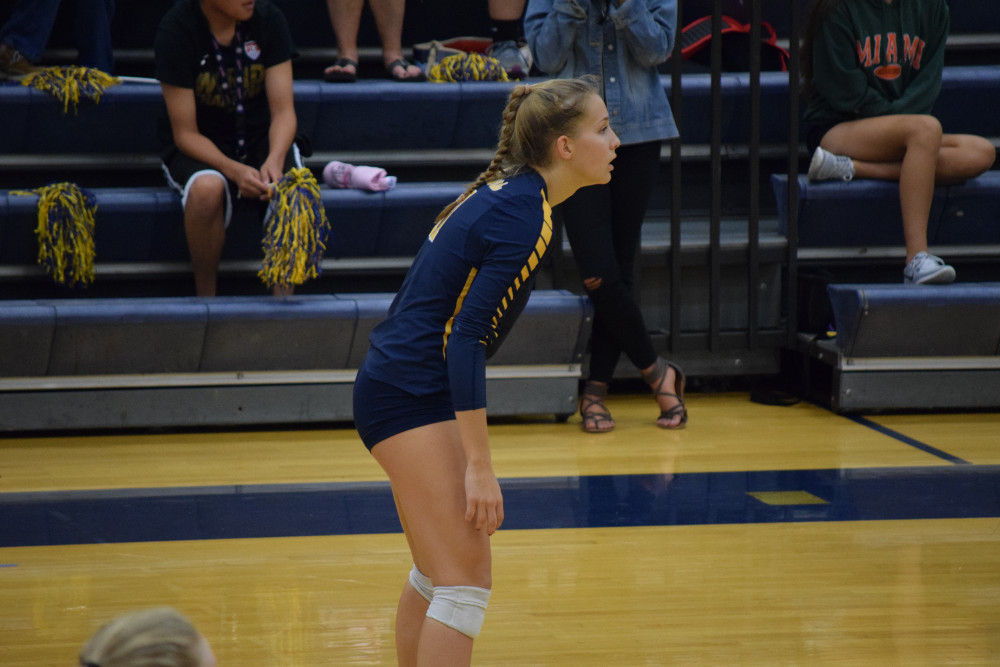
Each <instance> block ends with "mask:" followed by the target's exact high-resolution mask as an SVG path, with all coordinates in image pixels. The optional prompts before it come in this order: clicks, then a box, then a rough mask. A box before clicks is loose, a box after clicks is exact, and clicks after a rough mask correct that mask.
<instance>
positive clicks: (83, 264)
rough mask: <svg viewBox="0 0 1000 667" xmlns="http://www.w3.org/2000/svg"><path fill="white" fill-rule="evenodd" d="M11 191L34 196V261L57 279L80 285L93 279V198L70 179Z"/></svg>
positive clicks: (95, 208)
mask: <svg viewBox="0 0 1000 667" xmlns="http://www.w3.org/2000/svg"><path fill="white" fill-rule="evenodd" d="M11 194H15V195H37V196H38V225H37V226H36V227H35V236H36V237H37V238H38V264H39V265H40V266H41V267H42V268H43V269H45V272H46V273H48V274H49V275H50V276H52V279H53V280H54V281H56V282H57V283H60V284H62V285H66V286H68V287H83V286H86V285H87V284H89V283H92V282H94V257H95V255H96V252H95V250H94V214H95V213H96V212H97V200H96V199H95V198H94V195H93V194H92V193H90V192H87V191H86V190H81V189H80V187H79V186H77V185H75V184H73V183H53V184H51V185H46V186H44V187H41V188H38V189H37V190H17V191H14V192H12V193H11Z"/></svg>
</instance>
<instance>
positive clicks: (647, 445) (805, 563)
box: [0, 393, 1000, 667]
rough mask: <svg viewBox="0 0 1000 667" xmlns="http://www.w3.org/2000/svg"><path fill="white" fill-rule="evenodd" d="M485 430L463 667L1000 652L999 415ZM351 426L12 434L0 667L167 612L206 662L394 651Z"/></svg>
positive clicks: (380, 516) (990, 657) (370, 475)
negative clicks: (482, 531)
mask: <svg viewBox="0 0 1000 667" xmlns="http://www.w3.org/2000/svg"><path fill="white" fill-rule="evenodd" d="M688 404H689V408H690V413H691V422H690V425H689V426H688V428H687V429H686V430H684V431H681V432H667V431H662V430H659V429H657V428H656V427H655V426H654V425H653V416H654V413H655V408H654V405H653V402H652V400H651V399H650V398H649V397H647V396H619V395H613V396H612V398H611V400H610V401H609V407H610V408H611V410H612V412H613V413H614V415H615V417H616V419H617V422H618V428H617V429H616V430H615V431H614V432H613V433H611V434H607V435H600V436H590V435H585V434H583V433H582V432H581V431H580V429H579V418H578V417H574V418H572V419H571V420H570V422H569V423H568V424H560V423H554V422H552V421H551V420H546V419H544V418H539V419H518V420H505V421H502V422H500V421H497V422H494V423H493V424H492V426H491V434H492V445H493V452H494V465H495V468H496V470H497V473H498V475H499V476H500V477H501V478H502V480H501V483H502V485H503V489H504V497H505V509H506V514H507V521H506V523H505V525H504V527H503V529H502V530H501V531H500V532H499V533H498V534H497V535H496V536H495V537H494V538H493V548H494V592H493V598H492V600H491V604H490V608H489V610H488V611H487V616H486V624H485V627H484V629H483V633H482V635H481V636H480V638H479V640H477V642H476V649H475V655H474V664H476V665H503V666H514V665H516V666H531V665H573V666H590V665H593V666H607V665H615V666H616V667H632V666H639V665H642V666H649V665H908V666H910V665H942V664H959V665H989V664H1000V414H919V415H884V416H875V417H867V418H861V419H852V418H848V417H844V416H838V415H835V414H832V413H830V412H828V411H826V410H824V409H822V408H819V407H817V406H814V405H811V404H808V403H799V404H797V405H794V406H791V407H772V406H765V405H759V404H755V403H752V402H750V401H749V400H748V396H747V395H746V394H742V393H728V394H692V395H690V396H689V399H688ZM398 530H399V528H398V523H397V522H396V519H395V514H394V511H393V508H392V501H391V497H390V492H389V489H388V486H387V484H386V482H385V481H384V476H383V474H382V472H381V470H380V469H379V468H378V466H377V465H376V464H375V463H374V461H373V460H372V459H371V458H370V456H369V455H368V453H367V451H366V450H365V449H364V447H363V446H362V445H361V443H360V441H359V440H358V438H357V436H356V435H355V433H354V431H353V430H352V429H351V427H350V425H349V424H342V425H334V426H331V427H330V428H323V429H319V428H314V429H309V430H304V429H294V430H276V429H275V430H266V431H252V432H247V431H241V432H224V431H214V432H206V433H201V432H199V433H190V432H170V433H143V434H133V433H109V434H100V435H94V434H83V435H73V436H67V435H50V436H44V437H43V436H34V437H17V438H7V439H5V440H2V441H0V664H2V665H5V666H7V667H20V666H29V665H30V666H36V665H65V666H69V665H72V664H75V656H76V653H77V650H78V649H79V647H80V645H81V644H82V643H83V642H84V640H85V639H86V638H87V637H88V636H89V635H90V634H91V633H92V632H93V631H94V630H95V629H96V628H97V627H98V626H99V625H100V624H101V623H102V622H104V621H106V620H107V619H109V618H111V617H113V616H115V615H117V614H119V613H121V612H124V611H126V610H129V609H134V608H138V607H146V606H153V605H163V604H167V605H172V606H175V607H177V608H179V609H181V610H182V611H183V612H184V613H186V614H187V615H188V616H189V617H190V618H191V619H192V620H194V621H195V623H196V624H197V625H198V626H199V628H200V629H201V630H202V632H203V633H204V634H205V635H206V636H207V637H208V639H209V641H210V643H211V644H212V646H213V647H214V649H215V652H216V655H217V656H218V658H219V664H220V665H289V666H312V665H391V664H393V663H394V650H393V636H392V626H393V614H394V611H395V605H396V601H397V597H398V593H399V590H400V588H401V586H402V585H403V582H404V580H405V577H406V573H407V571H408V569H409V567H410V560H409V557H408V554H407V551H406V546H405V542H404V539H403V536H402V534H401V533H399V532H398Z"/></svg>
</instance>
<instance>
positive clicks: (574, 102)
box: [435, 74, 597, 222]
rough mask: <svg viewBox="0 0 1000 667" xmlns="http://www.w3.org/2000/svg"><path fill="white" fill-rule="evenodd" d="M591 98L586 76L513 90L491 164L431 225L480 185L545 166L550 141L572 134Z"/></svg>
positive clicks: (592, 83) (591, 80)
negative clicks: (530, 168)
mask: <svg viewBox="0 0 1000 667" xmlns="http://www.w3.org/2000/svg"><path fill="white" fill-rule="evenodd" d="M596 94H597V78H596V77H594V76H592V75H589V74H588V75H586V76H582V77H579V78H576V79H549V80H547V81H541V82H539V83H531V84H522V85H519V86H515V87H514V88H513V89H512V90H511V91H510V97H509V98H508V100H507V106H506V108H504V110H503V125H501V127H500V140H499V142H498V143H497V150H496V153H495V154H494V156H493V161H492V162H490V166H489V167H487V168H486V171H484V172H483V173H481V174H480V175H479V178H477V179H476V180H475V181H474V182H473V183H471V184H469V186H468V187H467V188H466V189H465V192H464V193H463V194H462V196H460V197H459V198H458V199H456V200H455V201H453V202H452V203H451V204H449V205H448V206H446V207H445V208H444V210H443V211H441V213H439V214H438V217H437V219H436V220H435V222H438V221H440V220H443V219H444V218H446V217H448V214H449V213H451V211H452V210H453V209H454V208H455V207H456V206H458V204H459V203H460V202H461V201H462V200H463V199H465V198H466V197H467V196H468V195H469V193H470V192H472V191H473V190H475V189H476V188H478V187H479V186H481V185H483V184H484V183H489V182H490V181H493V180H496V179H497V178H503V177H509V176H513V175H514V174H517V173H519V172H521V171H524V170H525V169H526V168H527V167H532V166H534V167H544V166H546V165H548V163H549V161H550V160H551V150H552V146H553V144H554V142H555V140H556V139H557V138H558V137H560V136H562V135H566V136H568V137H573V136H575V135H576V131H577V126H578V125H579V122H580V119H581V117H582V116H583V115H584V114H585V113H586V111H587V98H588V96H590V95H596Z"/></svg>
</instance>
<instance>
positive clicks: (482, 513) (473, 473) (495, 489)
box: [465, 465, 503, 535]
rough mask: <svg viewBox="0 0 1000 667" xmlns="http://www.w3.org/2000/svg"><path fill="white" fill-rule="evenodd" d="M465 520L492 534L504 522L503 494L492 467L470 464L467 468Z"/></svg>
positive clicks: (477, 528)
mask: <svg viewBox="0 0 1000 667" xmlns="http://www.w3.org/2000/svg"><path fill="white" fill-rule="evenodd" d="M465 499H466V500H465V503H466V505H465V520H466V521H472V522H473V525H474V526H475V527H476V530H483V529H484V528H485V529H486V534H487V535H492V534H493V533H495V532H496V531H497V528H499V527H500V524H502V523H503V495H502V494H501V493H500V483H499V482H498V481H497V478H496V475H494V474H493V470H492V468H490V467H488V466H474V465H470V466H469V467H467V468H466V470H465Z"/></svg>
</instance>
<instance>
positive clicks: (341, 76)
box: [323, 58, 358, 83]
mask: <svg viewBox="0 0 1000 667" xmlns="http://www.w3.org/2000/svg"><path fill="white" fill-rule="evenodd" d="M333 66H334V67H340V68H341V69H339V70H333V71H332V72H324V73H323V79H325V80H326V81H327V82H328V83H354V82H355V81H357V80H358V63H356V62H355V61H353V60H351V59H350V58H337V62H335V63H333ZM345 67H353V68H354V71H353V72H347V71H345V70H344V69H343V68H345Z"/></svg>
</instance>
